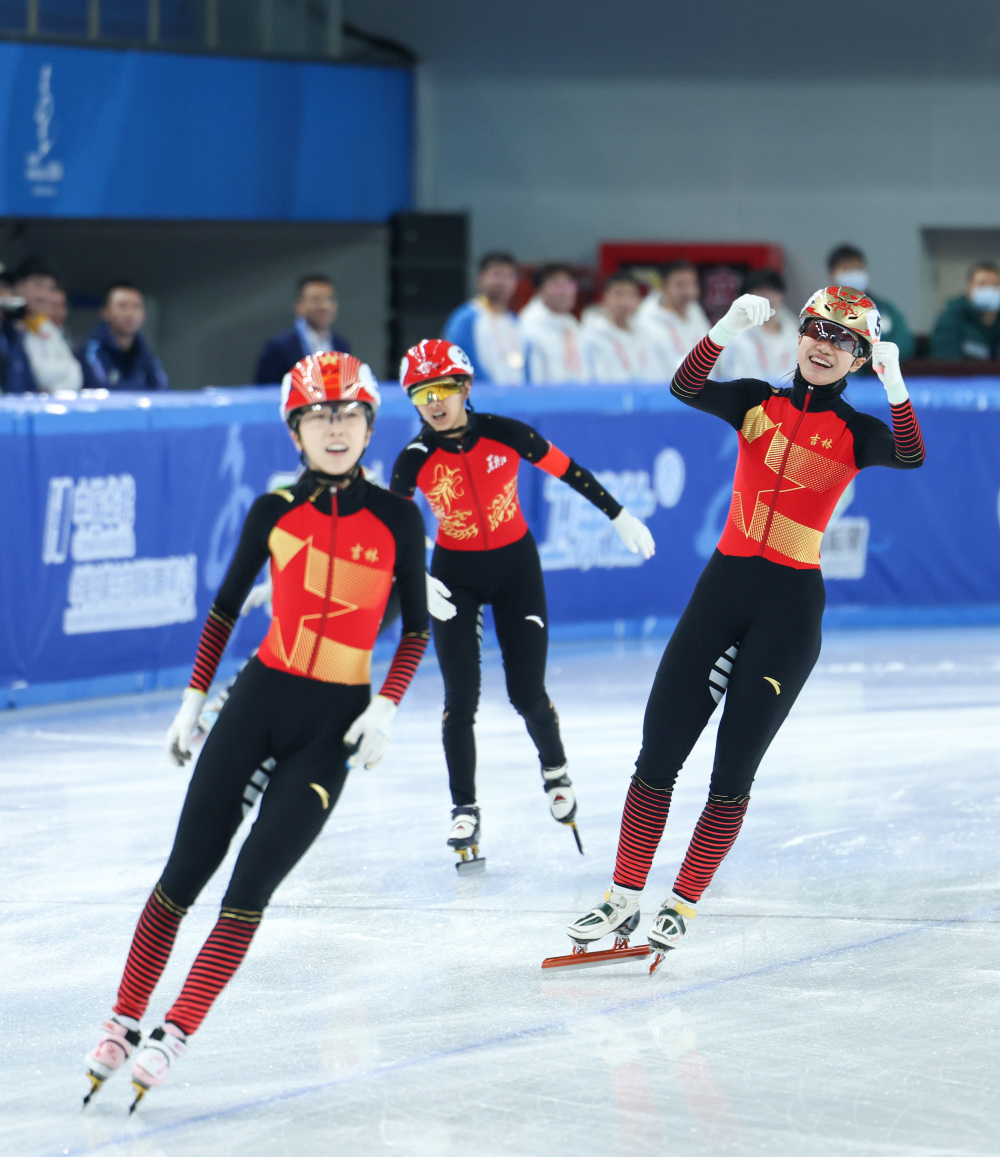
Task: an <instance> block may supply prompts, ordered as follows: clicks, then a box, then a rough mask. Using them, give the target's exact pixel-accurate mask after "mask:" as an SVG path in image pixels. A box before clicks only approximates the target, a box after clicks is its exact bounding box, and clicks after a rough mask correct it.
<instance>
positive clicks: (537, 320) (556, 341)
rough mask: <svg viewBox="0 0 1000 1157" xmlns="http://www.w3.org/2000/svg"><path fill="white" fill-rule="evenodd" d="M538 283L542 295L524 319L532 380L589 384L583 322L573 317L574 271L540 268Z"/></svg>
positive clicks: (563, 267) (553, 265)
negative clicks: (585, 365) (584, 357)
mask: <svg viewBox="0 0 1000 1157" xmlns="http://www.w3.org/2000/svg"><path fill="white" fill-rule="evenodd" d="M534 282H535V288H536V289H537V291H538V292H537V293H536V294H535V296H534V297H533V298H532V299H531V301H529V302H528V304H527V305H526V306H525V307H524V309H522V310H521V316H520V323H521V334H522V335H523V337H524V343H525V347H526V349H527V359H528V380H529V381H531V382H536V383H538V384H549V383H553V382H582V381H586V380H587V373H586V369H585V367H584V362H583V349H582V343H581V338H580V323H579V322H578V321H577V320H576V318H575V317H574V316H573V306H574V305H576V277H575V276H574V275H573V270H572V269H570V267H569V266H568V265H562V264H560V263H559V262H552V263H550V264H548V265H540V266H539V267H538V269H536V270H535V276H534Z"/></svg>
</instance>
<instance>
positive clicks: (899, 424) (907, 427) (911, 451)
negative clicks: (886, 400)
mask: <svg viewBox="0 0 1000 1157" xmlns="http://www.w3.org/2000/svg"><path fill="white" fill-rule="evenodd" d="M889 409H890V411H891V412H892V440H893V442H894V443H895V456H896V458H897V459H898V460H899V462H901V463H902V464H903V465H904V466H908V467H911V468H914V467H917V466H922V465H923V464H924V458H925V454H924V439H923V435H922V434H921V433H920V423H919V422H918V421H917V415H916V414H915V413H914V412H913V403H912V402H911V401H910V399H909V398H907V399H906V401H905V402H903V403H902V405H899V406H890V407H889Z"/></svg>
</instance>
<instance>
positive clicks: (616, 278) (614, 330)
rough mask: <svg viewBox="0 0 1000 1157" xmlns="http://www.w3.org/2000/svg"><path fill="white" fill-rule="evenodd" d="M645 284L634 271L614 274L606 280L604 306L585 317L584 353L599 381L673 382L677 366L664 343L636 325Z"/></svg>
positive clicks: (586, 314) (591, 375) (591, 372)
mask: <svg viewBox="0 0 1000 1157" xmlns="http://www.w3.org/2000/svg"><path fill="white" fill-rule="evenodd" d="M641 304H642V286H641V285H640V283H639V281H638V279H637V278H635V277H633V276H632V274H631V273H613V274H612V275H611V276H610V277H609V278H608V280H607V281H606V282H605V283H604V297H603V299H602V301H601V306H600V308H597V309H595V308H591V309H588V310H587V311H586V313H585V314H584V317H583V356H584V360H585V362H586V364H587V368H588V375H587V376H588V377H589V378H591V379H592V380H593V381H595V382H664V383H666V382H669V381H670V375H671V373H672V371H673V367H671V366H669V365H668V364H667V360H666V358H665V357H664V356H663V345H662V343H660V342H657V341H655V340H654V339H653V338H652V336H651V335H650V334H649V333H648V332H647V331H646V330H645V329H642V328H641V327H638V326H636V324H635V315H636V313H637V312H638V309H639V306H640V305H641Z"/></svg>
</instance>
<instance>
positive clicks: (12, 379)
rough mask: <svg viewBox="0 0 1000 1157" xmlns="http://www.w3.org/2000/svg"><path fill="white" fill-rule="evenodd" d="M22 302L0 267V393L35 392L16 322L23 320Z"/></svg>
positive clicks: (23, 306)
mask: <svg viewBox="0 0 1000 1157" xmlns="http://www.w3.org/2000/svg"><path fill="white" fill-rule="evenodd" d="M26 308H27V307H26V306H25V304H24V299H23V298H20V297H18V296H17V295H16V294H15V293H14V287H13V285H12V284H11V282H10V280H9V279H8V277H7V275H6V271H5V268H4V266H3V265H0V393H3V394H34V393H37V392H38V386H37V385H36V384H35V377H34V374H32V372H31V364H30V363H29V361H28V355H27V353H26V352H25V349H24V335H23V333H22V331H21V328H20V326H19V325H18V324H17V323H18V321H19V320H20V319H21V318H22V317H23V316H24V313H25V310H26Z"/></svg>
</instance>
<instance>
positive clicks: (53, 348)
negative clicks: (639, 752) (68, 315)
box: [14, 257, 83, 393]
mask: <svg viewBox="0 0 1000 1157" xmlns="http://www.w3.org/2000/svg"><path fill="white" fill-rule="evenodd" d="M58 288H59V287H58V285H57V284H56V279H55V276H54V274H53V272H52V270H51V269H50V268H49V267H48V266H47V265H46V264H45V262H44V261H41V260H40V259H39V258H37V257H29V258H27V259H26V260H25V261H23V262H22V263H21V265H20V266H19V267H18V269H17V272H16V273H15V274H14V292H15V294H17V296H19V297H23V298H24V300H25V301H26V302H27V307H28V312H27V316H26V317H25V318H24V320H23V321H20V322H18V323H17V324H18V326H19V327H20V329H21V332H22V340H23V343H24V352H25V354H26V355H27V357H28V361H29V363H30V365H31V373H32V376H33V378H34V380H35V385H36V387H37V388H38V389H39V390H40V391H41V392H43V393H55V392H56V391H60V392H61V391H73V392H76V391H77V390H79V389H80V387H81V386H82V385H83V370H82V369H81V368H80V363H79V362H78V361H77V360H76V358H75V357H74V356H73V351H72V350H71V349H70V347H69V342H68V341H67V340H66V339H65V337H63V335H62V333H61V332H60V330H58V329H57V328H56V326H55V325H53V323H52V321H51V320H50V319H49V314H50V313H51V312H52V309H53V307H54V305H55V294H56V291H57V290H58Z"/></svg>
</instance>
